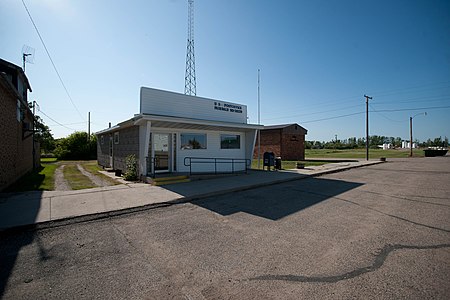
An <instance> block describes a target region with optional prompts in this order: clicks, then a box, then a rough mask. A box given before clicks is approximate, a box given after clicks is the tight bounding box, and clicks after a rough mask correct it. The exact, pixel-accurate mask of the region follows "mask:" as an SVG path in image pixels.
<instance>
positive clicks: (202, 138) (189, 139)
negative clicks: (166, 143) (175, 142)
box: [180, 133, 206, 150]
mask: <svg viewBox="0 0 450 300" xmlns="http://www.w3.org/2000/svg"><path fill="white" fill-rule="evenodd" d="M180 138H181V149H183V150H191V149H206V134H202V133H182V134H180Z"/></svg>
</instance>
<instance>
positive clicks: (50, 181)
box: [5, 163, 58, 192]
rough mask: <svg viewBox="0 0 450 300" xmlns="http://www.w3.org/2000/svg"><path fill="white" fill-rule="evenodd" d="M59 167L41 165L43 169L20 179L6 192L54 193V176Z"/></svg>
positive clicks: (55, 165)
mask: <svg viewBox="0 0 450 300" xmlns="http://www.w3.org/2000/svg"><path fill="white" fill-rule="evenodd" d="M57 167H58V164H54V163H49V164H46V163H41V167H39V168H38V169H37V170H34V171H32V172H30V173H28V174H26V175H25V176H23V177H22V178H20V179H19V181H17V182H16V183H15V184H13V185H12V186H10V187H9V188H7V189H6V191H5V192H26V191H52V190H53V189H54V187H55V176H54V175H55V170H56V168H57Z"/></svg>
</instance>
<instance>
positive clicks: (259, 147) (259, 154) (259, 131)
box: [257, 69, 261, 170]
mask: <svg viewBox="0 0 450 300" xmlns="http://www.w3.org/2000/svg"><path fill="white" fill-rule="evenodd" d="M260 107H261V102H260V97H259V69H258V125H261V110H260ZM257 133H258V170H259V167H260V158H261V153H260V150H261V130H260V129H258V132H257Z"/></svg>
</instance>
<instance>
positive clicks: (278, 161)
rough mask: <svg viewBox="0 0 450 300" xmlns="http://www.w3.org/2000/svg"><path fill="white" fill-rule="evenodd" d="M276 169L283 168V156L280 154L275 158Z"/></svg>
mask: <svg viewBox="0 0 450 300" xmlns="http://www.w3.org/2000/svg"><path fill="white" fill-rule="evenodd" d="M275 169H277V170H281V157H279V156H278V157H276V158H275Z"/></svg>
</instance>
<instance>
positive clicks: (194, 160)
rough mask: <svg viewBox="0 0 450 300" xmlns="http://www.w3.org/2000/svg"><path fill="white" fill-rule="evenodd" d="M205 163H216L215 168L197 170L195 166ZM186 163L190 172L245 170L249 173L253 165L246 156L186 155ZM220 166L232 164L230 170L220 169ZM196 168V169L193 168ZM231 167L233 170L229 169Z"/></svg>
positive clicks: (221, 172) (207, 172) (208, 172)
mask: <svg viewBox="0 0 450 300" xmlns="http://www.w3.org/2000/svg"><path fill="white" fill-rule="evenodd" d="M205 164H210V165H211V166H212V165H213V164H214V170H211V171H205V170H200V171H197V172H196V171H195V166H202V165H205ZM242 164H243V165H244V168H243V169H242V168H236V167H237V166H242ZM184 165H185V166H186V167H189V174H190V175H192V174H234V173H237V172H245V173H247V170H248V169H249V167H250V165H251V160H250V159H244V158H216V157H185V158H184ZM193 166H194V168H193ZM218 166H220V167H224V166H225V167H226V166H230V168H228V170H225V169H224V168H220V167H219V169H218ZM193 169H194V170H193ZM229 169H231V170H229Z"/></svg>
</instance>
